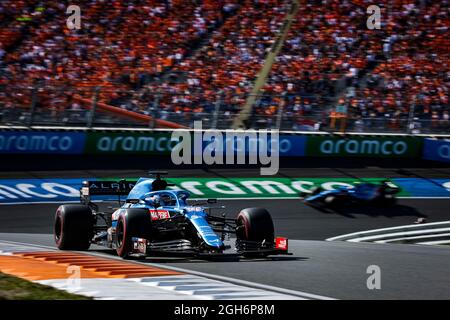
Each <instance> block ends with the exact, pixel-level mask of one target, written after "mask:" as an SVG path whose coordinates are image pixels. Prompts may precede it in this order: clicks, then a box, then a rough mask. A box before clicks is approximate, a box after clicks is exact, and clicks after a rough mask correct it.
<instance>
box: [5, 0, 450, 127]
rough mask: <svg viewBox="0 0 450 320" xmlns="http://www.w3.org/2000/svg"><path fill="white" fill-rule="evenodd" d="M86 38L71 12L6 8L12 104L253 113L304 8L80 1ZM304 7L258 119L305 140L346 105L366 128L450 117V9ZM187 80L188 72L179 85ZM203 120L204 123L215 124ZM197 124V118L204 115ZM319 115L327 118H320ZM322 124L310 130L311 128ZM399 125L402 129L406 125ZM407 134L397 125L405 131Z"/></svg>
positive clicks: (424, 5) (397, 4) (22, 4)
mask: <svg viewBox="0 0 450 320" xmlns="http://www.w3.org/2000/svg"><path fill="white" fill-rule="evenodd" d="M77 4H78V5H79V6H80V7H81V13H82V28H81V30H78V31H75V30H69V29H68V28H66V19H67V14H66V13H65V10H66V7H65V5H64V4H63V3H62V2H56V1H47V2H45V3H44V4H43V2H41V1H33V0H19V1H11V0H7V1H2V2H1V4H0V17H1V18H2V19H1V29H0V63H1V71H0V86H2V88H8V89H7V90H6V89H4V90H1V91H0V107H3V108H9V109H12V108H20V107H23V108H29V106H30V105H31V96H32V94H31V93H32V91H33V87H35V86H36V85H37V84H38V87H39V90H37V93H38V96H39V99H38V108H40V109H42V110H43V109H47V110H50V111H51V112H52V113H53V114H58V112H60V111H61V110H67V109H69V110H77V109H78V108H83V107H84V106H83V105H81V106H80V105H79V102H77V101H74V99H73V97H74V96H81V97H83V98H88V99H91V98H92V97H93V96H94V88H95V87H97V86H99V87H101V89H100V90H99V97H98V98H99V101H100V102H103V103H107V104H110V105H113V106H117V107H120V108H124V109H128V110H131V111H135V112H138V113H144V114H150V113H152V112H153V111H152V107H153V105H154V103H155V99H157V106H158V111H159V114H158V116H159V117H165V115H167V114H175V115H178V116H179V117H187V120H190V119H192V114H193V115H195V114H198V115H202V114H205V113H206V114H211V113H212V112H213V111H214V110H215V108H216V105H215V103H216V101H217V100H218V99H219V98H220V101H221V105H220V112H222V113H224V114H225V115H227V116H228V117H230V118H231V117H232V116H233V115H234V114H236V113H238V112H239V111H240V110H241V107H242V106H243V104H244V103H245V100H246V98H247V95H248V93H249V92H250V91H251V89H252V87H253V84H254V81H255V79H256V77H257V74H258V71H259V70H260V68H261V67H262V65H263V63H264V60H265V57H266V55H267V52H268V50H269V49H270V47H271V46H272V45H273V43H274V41H275V39H276V36H277V33H278V32H279V30H280V28H281V26H282V24H283V19H284V17H285V15H286V13H287V12H288V10H289V8H290V5H291V1H288V0H240V1H239V0H226V1H214V0H204V1H181V0H172V1H168V0H167V1H162V0H124V1H118V0H115V1H94V0H84V1H78V2H77ZM371 4H372V1H369V0H354V1H350V0H344V1H342V0H313V1H307V2H301V6H300V9H299V12H298V14H297V16H296V17H295V20H294V21H293V25H292V27H291V28H290V30H289V33H288V35H287V39H286V42H285V43H284V46H283V48H282V50H281V52H280V54H279V55H278V56H277V58H276V61H275V63H274V65H273V67H272V70H271V73H270V75H269V77H268V79H267V83H266V84H265V86H264V87H263V90H262V92H261V97H260V98H259V99H257V104H256V106H255V108H254V110H253V112H254V114H255V115H256V116H260V117H263V118H266V119H269V120H270V121H269V123H274V119H275V117H277V115H279V114H280V113H279V111H280V107H283V112H282V115H283V121H284V122H286V123H289V127H291V128H293V129H298V128H301V127H303V126H304V125H307V126H311V127H314V124H315V123H317V122H322V123H324V122H327V121H328V120H327V119H328V116H329V115H330V114H331V113H332V112H335V111H336V109H335V107H336V106H338V105H341V106H345V107H346V109H347V110H348V114H349V116H350V117H353V118H357V119H360V118H367V117H369V118H377V117H381V118H383V117H386V118H389V119H397V120H399V121H400V120H402V119H404V118H407V117H409V116H410V115H411V111H412V109H411V108H412V106H414V110H413V111H414V116H415V117H419V118H421V119H429V120H430V121H432V120H434V121H435V122H436V123H438V122H439V121H447V122H448V120H449V119H448V118H449V102H448V90H449V74H450V72H449V65H448V61H449V53H448V48H449V47H450V46H449V45H450V43H449V31H448V28H449V20H448V1H447V0H444V1H439V2H436V1H430V0H423V1H412V0H409V1H403V0H395V1H379V5H380V6H381V8H382V16H381V18H382V20H381V22H382V24H381V28H380V29H379V30H377V29H375V30H369V29H368V28H367V26H366V21H367V17H368V15H367V12H366V8H367V7H368V6H369V5H371ZM173 75H176V77H174V76H173ZM201 117H202V116H199V118H201ZM194 118H195V116H194ZM313 118H315V120H311V119H313ZM305 119H308V120H305ZM393 122H395V121H393ZM394 127H395V125H394Z"/></svg>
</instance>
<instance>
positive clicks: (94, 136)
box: [85, 132, 306, 157]
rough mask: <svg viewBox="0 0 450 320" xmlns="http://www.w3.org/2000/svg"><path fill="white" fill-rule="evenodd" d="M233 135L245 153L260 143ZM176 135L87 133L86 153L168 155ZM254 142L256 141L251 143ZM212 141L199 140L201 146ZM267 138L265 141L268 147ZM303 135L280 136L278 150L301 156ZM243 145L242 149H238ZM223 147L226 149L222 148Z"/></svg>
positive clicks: (284, 154) (303, 152) (224, 143)
mask: <svg viewBox="0 0 450 320" xmlns="http://www.w3.org/2000/svg"><path fill="white" fill-rule="evenodd" d="M190 137H191V142H190V146H191V149H192V151H193V153H194V150H193V145H194V139H195V138H194V136H193V135H192V134H191V135H190ZM222 139H223V140H222V141H223V142H222V145H223V146H225V145H226V142H225V141H226V139H227V138H226V137H225V135H224V136H223V138H222ZM238 139H240V138H236V137H235V138H234V147H233V148H234V151H235V152H236V151H245V153H246V154H249V153H251V152H255V151H256V150H253V149H252V147H253V146H256V148H258V147H259V146H260V145H261V142H262V141H261V140H260V139H255V141H251V142H250V140H249V139H248V138H245V137H244V138H243V139H244V141H243V143H242V144H241V143H238V141H237V140H238ZM180 141H181V140H179V139H178V138H172V137H171V134H170V133H152V132H148V133H145V132H141V133H132V132H120V133H89V134H88V136H87V141H86V148H85V153H86V154H118V155H120V154H135V155H154V154H158V155H170V153H171V151H172V149H173V148H174V147H175V146H176V145H177V144H179V143H183V142H184V141H182V142H180ZM253 142H255V143H253ZM211 143H212V141H209V140H207V141H201V145H202V149H203V150H204V149H205V148H206V147H207V146H208V145H210V144H211ZM270 144H271V143H270V138H269V139H268V145H269V149H270ZM305 145H306V137H304V136H287V135H286V136H280V140H279V150H280V156H282V157H286V156H297V157H298V156H304V154H305ZM240 148H242V150H240ZM224 151H225V150H224Z"/></svg>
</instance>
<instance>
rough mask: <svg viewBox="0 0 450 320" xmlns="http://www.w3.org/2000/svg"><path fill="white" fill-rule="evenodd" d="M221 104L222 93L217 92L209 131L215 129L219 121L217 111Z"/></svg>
mask: <svg viewBox="0 0 450 320" xmlns="http://www.w3.org/2000/svg"><path fill="white" fill-rule="evenodd" d="M221 104H222V91H219V93H218V94H217V99H216V103H215V106H214V107H215V108H214V115H213V121H212V124H211V129H217V123H218V121H219V111H220V105H221Z"/></svg>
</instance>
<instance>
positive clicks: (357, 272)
mask: <svg viewBox="0 0 450 320" xmlns="http://www.w3.org/2000/svg"><path fill="white" fill-rule="evenodd" d="M308 170H310V169H308ZM333 170H334V169H333ZM321 171H322V170H321ZM448 171H449V170H448V169H439V170H437V172H434V171H428V172H425V171H423V172H420V173H417V172H418V171H415V173H416V174H417V175H421V176H425V177H427V176H438V177H445V176H447V177H448V176H449V172H448ZM333 172H334V175H336V176H342V175H346V176H349V175H350V176H351V175H354V176H363V175H365V176H370V177H375V176H377V175H378V174H379V175H381V176H392V175H393V172H394V171H390V172H388V173H386V172H385V170H382V171H376V170H375V171H374V172H370V173H368V172H355V171H352V172H350V173H348V172H345V173H342V172H340V171H333ZM433 172H434V173H433ZM63 174H66V175H72V176H77V175H76V174H78V176H92V173H80V172H78V173H61V174H59V175H57V173H53V174H52V175H53V176H58V177H59V176H61V175H63ZM104 174H105V176H106V175H108V174H109V173H104ZM128 174H129V176H136V172H130V173H128ZM186 174H187V173H186ZM191 174H192V172H191ZM215 174H216V175H217V174H219V173H217V172H216V173H215ZM220 174H224V173H220ZM229 174H231V175H232V174H236V175H237V174H239V172H236V173H232V172H231V173H229ZM39 175H48V174H47V173H34V174H32V176H39ZM117 175H118V174H117V173H115V176H117ZM126 175H127V174H124V176H126ZM287 175H297V176H306V174H305V173H304V172H289V173H287ZM311 175H317V176H327V177H331V171H327V172H323V171H322V172H319V171H314V170H310V171H309V175H308V176H311ZM2 176H3V177H5V174H2ZM7 176H14V173H11V174H8V175H7ZM16 177H17V174H16ZM28 177H30V175H29V174H28ZM221 204H223V205H226V206H227V209H226V212H227V213H228V215H229V216H230V217H231V216H234V215H236V214H237V212H238V211H239V210H240V209H241V208H244V207H253V206H260V207H266V208H267V209H268V210H269V211H270V212H271V214H272V216H273V219H274V223H275V228H276V234H277V235H280V236H287V237H289V238H290V242H289V250H290V251H291V252H292V253H293V255H292V256H285V257H282V256H280V257H276V258H273V259H258V260H247V259H240V260H239V259H235V258H233V259H223V260H221V261H204V260H192V259H185V258H183V259H181V258H151V259H146V260H145V261H143V260H139V261H136V262H137V263H156V264H160V265H163V266H167V267H174V268H181V269H183V270H188V272H189V271H194V272H202V273H206V274H208V275H212V276H214V275H216V276H222V277H227V278H234V279H240V280H245V281H250V282H253V283H259V284H264V285H269V286H275V287H279V288H285V289H290V290H296V291H302V292H307V293H311V294H317V295H322V296H327V297H331V298H337V299H450V250H449V248H448V247H445V246H440V247H438V246H436V247H430V246H419V245H396V244H372V243H348V242H326V241H323V240H324V239H326V238H328V237H332V236H337V235H341V234H345V233H351V232H356V231H362V230H368V229H375V228H382V227H392V226H397V225H404V224H411V223H413V222H414V221H415V220H416V219H417V218H419V217H424V218H426V219H427V221H429V222H435V221H443V220H450V219H449V218H448V215H449V213H448V208H449V207H450V200H449V199H440V200H438V199H427V200H424V199H401V200H399V202H398V204H397V205H396V206H394V207H392V208H389V209H382V208H362V207H360V208H352V209H345V210H340V211H339V212H321V211H318V210H316V209H314V208H311V207H308V206H305V205H304V204H303V203H302V202H301V201H300V200H275V199H274V200H226V201H222V202H221ZM57 206H58V204H33V205H16V206H14V205H4V206H0V240H7V241H14V242H21V243H28V244H34V245H43V246H51V247H54V243H53V239H52V236H51V235H50V233H51V232H52V221H53V215H54V211H55V209H56V207H57ZM94 249H95V248H94ZM96 251H97V253H101V254H105V255H108V256H110V257H114V255H113V254H112V253H111V252H110V251H108V250H103V249H98V250H96ZM370 265H377V266H379V267H380V269H381V289H380V290H369V289H368V288H367V285H366V282H367V278H368V277H369V274H368V273H367V268H368V267H369V266H370Z"/></svg>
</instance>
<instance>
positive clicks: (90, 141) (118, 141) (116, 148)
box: [86, 133, 178, 155]
mask: <svg viewBox="0 0 450 320" xmlns="http://www.w3.org/2000/svg"><path fill="white" fill-rule="evenodd" d="M177 143H178V140H172V139H171V138H170V135H169V134H168V133H129V134H123V133H108V134H107V133H91V134H88V138H87V144H86V153H91V154H101V153H116V154H121V153H122V154H126V153H133V154H162V155H164V154H169V153H170V151H171V150H172V148H173V147H174V145H176V144H177Z"/></svg>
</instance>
